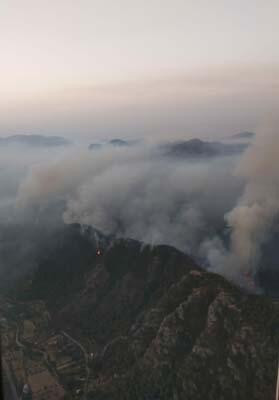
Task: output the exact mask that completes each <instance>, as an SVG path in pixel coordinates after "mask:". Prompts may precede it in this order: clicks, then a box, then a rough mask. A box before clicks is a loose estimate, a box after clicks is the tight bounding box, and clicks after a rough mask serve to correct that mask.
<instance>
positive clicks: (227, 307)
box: [25, 226, 279, 400]
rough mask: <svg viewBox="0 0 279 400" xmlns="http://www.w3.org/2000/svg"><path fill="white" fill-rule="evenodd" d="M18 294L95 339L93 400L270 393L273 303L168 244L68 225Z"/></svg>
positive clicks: (256, 399) (62, 325)
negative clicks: (38, 301)
mask: <svg viewBox="0 0 279 400" xmlns="http://www.w3.org/2000/svg"><path fill="white" fill-rule="evenodd" d="M98 250H100V252H101V254H100V255H97V253H98ZM25 296H27V297H32V298H41V299H43V300H45V301H46V302H47V304H48V305H49V309H50V311H51V314H52V316H53V321H54V324H55V326H56V328H57V329H64V330H66V331H68V332H71V333H73V334H74V335H75V337H78V335H80V336H79V337H81V336H84V335H87V336H88V337H91V338H94V340H95V341H96V344H97V348H98V351H97V354H96V355H95V357H94V359H92V360H91V362H90V369H91V384H90V388H89V398H90V399H94V400H95V399H129V400H130V399H168V400H169V399H173V400H176V399H189V400H198V399H204V398H206V399H208V400H211V399H212V400H221V399H224V400H229V399H235V400H236V399H237V400H242V399H243V400H247V399H253V400H268V399H270V400H271V399H273V398H274V392H275V383H276V382H275V381H276V373H277V362H278V348H279V332H278V326H279V314H278V306H277V305H276V304H274V303H272V301H271V300H269V299H267V298H264V297H260V296H255V295H247V294H245V293H242V292H241V291H240V290H239V289H238V288H236V287H234V286H233V285H231V284H229V283H228V282H226V281H225V279H223V278H222V277H220V276H217V275H215V274H211V273H208V272H206V271H203V270H202V269H200V268H199V267H198V266H197V265H196V264H195V263H194V262H193V261H192V260H191V258H189V257H188V256H187V255H185V254H183V253H181V252H179V251H177V250H176V249H174V248H171V247H168V246H155V247H151V246H143V245H142V244H141V243H139V242H136V241H132V240H116V241H113V240H110V239H108V238H105V237H100V236H98V240H96V235H94V234H92V232H91V233H90V231H87V232H85V233H84V232H83V233H81V232H80V229H79V227H78V226H72V227H69V230H68V232H67V234H66V235H63V236H61V237H59V238H57V240H56V247H55V248H53V249H52V251H49V252H48V253H47V254H46V255H45V257H44V260H43V261H42V262H41V263H39V266H38V269H37V271H36V273H35V275H34V277H33V279H32V283H31V286H30V287H29V289H28V291H27V292H26V293H25Z"/></svg>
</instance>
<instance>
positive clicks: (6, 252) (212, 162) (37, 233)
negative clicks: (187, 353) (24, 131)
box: [0, 129, 279, 293]
mask: <svg viewBox="0 0 279 400" xmlns="http://www.w3.org/2000/svg"><path fill="white" fill-rule="evenodd" d="M120 142H121V141H120ZM120 142H117V141H116V142H114V143H113V142H112V144H109V141H108V142H107V143H108V144H109V145H106V144H105V143H102V145H100V146H99V145H98V144H97V145H96V146H95V145H93V146H92V144H91V146H89V148H87V147H82V146H78V145H73V146H67V147H64V146H62V147H61V146H59V147H55V146H54V147H51V148H50V147H47V146H45V147H44V146H43V147H35V148H34V147H32V146H26V145H25V146H23V145H22V144H18V143H17V144H16V145H9V146H0V155H1V169H0V180H1V193H0V205H1V209H0V218H1V233H0V234H1V242H0V252H1V272H2V276H4V277H14V276H16V275H17V274H21V273H22V272H26V271H28V269H29V268H33V267H34V266H35V265H36V260H37V259H38V257H39V256H40V252H41V249H42V247H43V246H45V245H46V243H49V242H50V241H51V240H52V237H53V236H54V232H55V231H57V230H61V229H63V227H64V224H66V225H68V224H73V223H78V224H80V225H82V226H91V227H93V228H94V229H97V230H99V231H101V232H103V233H104V234H106V235H113V236H114V237H124V238H133V239H137V240H140V241H142V242H143V243H146V244H151V245H156V244H168V245H171V246H174V247H176V248H178V249H180V250H182V251H184V252H186V253H187V254H189V255H191V256H192V257H193V258H194V259H195V260H197V261H198V263H199V264H201V265H203V266H204V267H205V268H208V269H210V270H212V271H215V272H218V273H220V274H221V275H224V276H225V277H227V278H229V279H231V280H233V281H235V282H237V283H238V284H239V285H241V286H244V287H248V288H249V289H250V290H254V289H255V290H260V287H261V286H262V282H260V281H259V276H261V273H262V271H270V270H272V271H273V272H274V271H275V272H274V273H275V276H276V279H278V266H277V263H276V255H275V254H274V251H271V249H274V248H276V243H277V241H278V234H277V232H276V229H277V226H276V220H277V216H278V213H279V207H278V204H279V202H278V200H279V192H278V184H279V182H278V179H279V178H278V168H277V164H278V159H277V157H276V155H277V154H278V151H279V141H278V135H277V131H275V130H272V129H263V130H262V131H259V132H257V135H256V137H254V136H253V135H252V134H248V135H246V136H245V135H243V136H241V137H234V138H230V140H228V139H226V138H225V139H224V140H223V141H221V142H219V143H217V142H213V141H212V142H211V141H208V142H204V141H203V142H202V141H198V140H197V139H195V140H190V141H189V140H187V141H178V142H172V143H160V142H156V143H150V142H146V141H145V142H144V141H135V142H131V143H127V145H125V142H124V141H122V143H121V144H120ZM90 149H91V150H90ZM253 280H255V281H256V286H255V287H254V286H253V287H252V285H253V283H252V281H253ZM273 283H274V279H273ZM265 286H268V283H265ZM273 286H274V285H273ZM277 288H278V286H277ZM272 289H273V293H274V290H275V292H276V284H275V289H274V287H273V288H272ZM277 292H278V290H277Z"/></svg>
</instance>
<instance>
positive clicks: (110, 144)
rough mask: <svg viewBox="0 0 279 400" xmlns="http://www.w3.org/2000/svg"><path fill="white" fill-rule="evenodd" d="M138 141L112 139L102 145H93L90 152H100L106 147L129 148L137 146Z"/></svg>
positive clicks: (90, 146)
mask: <svg viewBox="0 0 279 400" xmlns="http://www.w3.org/2000/svg"><path fill="white" fill-rule="evenodd" d="M137 143H138V141H137V140H123V139H112V140H108V141H106V142H101V143H91V144H90V145H89V146H88V148H89V150H99V149H102V148H105V147H128V146H133V145H135V144H137Z"/></svg>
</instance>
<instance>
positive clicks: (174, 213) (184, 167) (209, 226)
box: [17, 146, 242, 254]
mask: <svg viewBox="0 0 279 400" xmlns="http://www.w3.org/2000/svg"><path fill="white" fill-rule="evenodd" d="M234 163H235V159H230V158H226V160H225V159H223V158H220V159H218V160H215V161H213V160H212V161H211V162H208V161H207V162H205V161H204V162H185V161H183V162H178V161H174V160H167V159H166V158H162V157H160V156H159V155H158V154H155V153H154V151H152V149H150V148H149V147H146V146H137V147H135V148H129V149H126V148H125V149H104V150H99V151H97V152H84V153H82V154H79V155H76V156H75V157H74V158H67V159H63V160H60V161H59V162H57V163H55V164H53V165H51V166H48V167H46V168H36V169H33V171H32V173H31V175H30V176H29V177H28V178H27V179H26V180H25V181H24V182H23V183H22V185H21V186H20V189H19V192H18V201H17V203H18V205H24V206H26V205H34V204H41V203H47V202H51V201H55V200H57V199H58V198H64V199H65V203H66V205H65V212H64V221H65V222H66V223H75V222H77V223H80V224H84V225H91V226H93V227H95V228H97V229H99V230H101V231H103V232H104V233H109V234H111V233H113V234H115V235H117V236H123V237H130V238H134V239H139V240H142V241H144V242H147V243H152V244H158V243H165V244H170V245H173V246H176V247H178V248H180V249H181V250H184V251H187V252H188V253H191V254H198V252H199V247H200V244H201V242H203V241H204V240H205V238H207V237H208V235H214V234H216V231H215V229H216V226H218V228H219V225H222V224H224V221H223V216H224V213H226V212H227V211H229V210H230V209H231V207H232V206H233V204H234V202H235V200H236V198H237V196H238V195H239V192H240V188H241V187H242V186H241V184H240V182H239V179H238V178H235V177H232V175H231V170H232V166H233V165H234Z"/></svg>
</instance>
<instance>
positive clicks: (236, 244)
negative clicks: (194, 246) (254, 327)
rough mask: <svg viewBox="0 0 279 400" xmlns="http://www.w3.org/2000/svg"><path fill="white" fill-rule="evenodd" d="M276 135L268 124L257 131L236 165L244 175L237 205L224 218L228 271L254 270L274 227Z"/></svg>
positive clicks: (278, 171) (278, 183)
mask: <svg viewBox="0 0 279 400" xmlns="http://www.w3.org/2000/svg"><path fill="white" fill-rule="evenodd" d="M278 154H279V135H278V130H277V128H274V127H270V128H268V129H265V130H264V131H263V132H262V133H261V134H259V135H258V137H257V140H256V141H255V143H254V144H253V145H252V146H251V147H250V148H249V149H248V150H247V152H246V153H245V154H244V156H243V158H242V159H241V162H240V164H239V165H238V167H237V169H236V175H237V176H240V177H243V178H244V179H245V182H246V183H245V189H244V191H243V193H242V195H241V196H240V198H239V199H238V202H237V205H236V206H235V207H234V208H233V209H232V210H231V211H230V212H229V213H228V214H226V216H225V218H226V221H227V223H228V225H229V227H230V230H231V238H230V252H229V257H228V260H227V261H226V263H225V264H226V265H227V268H228V269H229V270H230V271H228V273H229V275H231V274H233V275H238V273H239V272H244V273H248V274H255V271H256V268H257V266H258V264H259V262H260V260H261V250H262V246H263V245H264V244H265V243H266V242H268V241H269V240H270V239H271V237H272V234H273V231H274V229H276V225H277V224H276V223H277V222H278V215H279V158H278Z"/></svg>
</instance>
